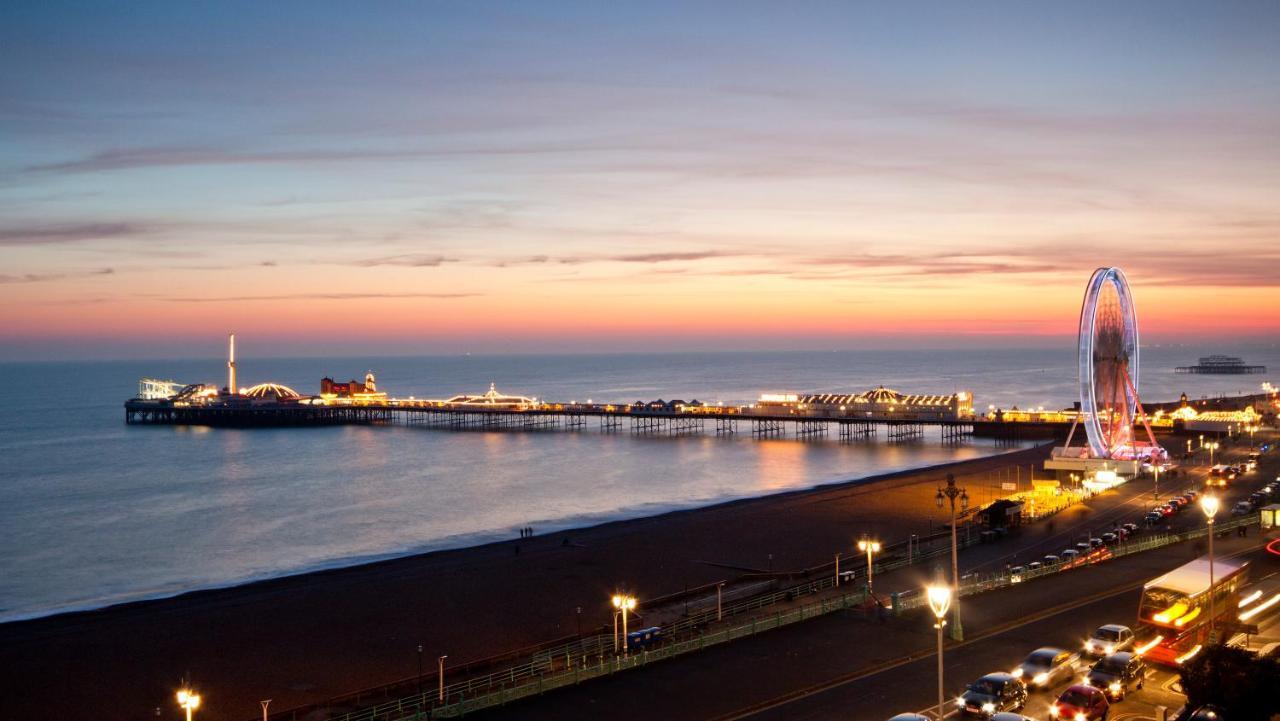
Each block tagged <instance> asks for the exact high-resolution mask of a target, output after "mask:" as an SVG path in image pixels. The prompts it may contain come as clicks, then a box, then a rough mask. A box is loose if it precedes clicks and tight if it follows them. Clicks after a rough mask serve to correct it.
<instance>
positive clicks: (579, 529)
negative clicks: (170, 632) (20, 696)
mask: <svg viewBox="0 0 1280 721" xmlns="http://www.w3.org/2000/svg"><path fill="white" fill-rule="evenodd" d="M1046 443H1048V444H1051V443H1052V442H1032V443H1029V444H1027V446H1021V447H1015V448H1009V450H1001V448H1000V447H997V446H992V447H991V450H992V451H995V452H993V453H984V455H982V456H978V457H974V458H965V460H959V461H947V462H943V464H925V465H919V466H908V467H902V469H899V470H893V471H886V473H878V474H870V475H861V476H854V478H844V479H838V480H828V482H823V483H817V484H813V485H806V487H803V488H792V489H787V490H778V492H773V493H767V494H764V496H744V497H737V498H724V499H718V501H717V499H712V501H708V502H705V503H699V505H695V506H685V507H671V508H668V510H662V511H658V512H653V514H641V515H618V516H617V517H603V519H600V520H596V521H593V520H591V519H590V517H580V519H566V520H564V524H568V525H557V524H556V523H554V521H532V523H534V524H540V523H545V524H548V525H545V526H535V528H534V530H535V531H538V533H536V538H547V537H552V535H562V534H570V533H584V531H590V530H595V529H604V528H607V526H612V525H617V524H628V523H637V521H658V520H660V519H663V517H667V516H675V515H680V514H690V512H698V511H707V510H713V508H728V507H731V506H733V505H739V503H751V502H768V501H771V499H782V498H786V497H791V496H801V494H806V493H817V492H822V490H829V489H838V488H849V487H856V485H860V484H868V483H878V482H884V480H893V479H896V478H902V476H906V475H911V474H916V473H924V471H938V470H946V469H947V467H952V466H964V465H968V464H972V462H975V461H984V460H992V458H1001V457H1005V456H1009V455H1012V453H1019V452H1023V451H1032V450H1036V448H1039V447H1043V446H1046ZM618 514H625V510H623V511H618ZM577 520H581V521H585V523H582V524H579V523H577ZM541 528H545V529H547V530H545V533H543V531H541ZM497 534H498V531H477V533H475V534H467V535H463V537H453V538H460V539H463V542H462V544H460V546H439V547H434V548H430V547H422V548H420V549H407V551H404V552H397V551H392V552H389V553H387V555H375V556H371V557H365V558H367V560H361V558H358V557H356V558H351V560H334V561H329V562H325V563H321V565H317V566H314V567H306V569H300V570H297V571H288V572H284V574H275V575H264V576H262V578H248V579H243V580H237V581H229V583H227V584H220V585H207V587H201V588H191V589H184V590H178V592H174V593H164V594H157V595H148V597H145V598H133V599H128V601H119V602H108V603H101V604H95V603H93V602H86V603H84V604H83V607H73V608H67V610H60V611H51V612H33V613H32V615H27V616H20V617H14V619H0V630H4V629H6V628H10V626H14V625H23V624H33V622H40V621H56V620H61V619H73V617H77V616H90V615H96V613H104V612H111V611H116V610H119V611H124V610H127V608H131V607H145V606H148V604H152V603H164V602H182V601H184V599H193V601H195V599H198V597H201V595H205V594H224V593H236V592H238V590H242V589H246V590H247V589H251V588H256V587H264V588H265V587H269V585H271V584H276V583H279V584H288V583H289V581H291V580H294V581H300V583H301V581H302V580H303V579H306V578H308V576H316V578H319V576H323V575H326V574H337V572H343V571H356V570H358V569H366V567H369V569H370V570H372V569H374V567H376V566H383V565H394V563H397V562H403V561H410V560H415V558H426V557H429V556H434V555H443V553H452V552H466V551H470V549H483V548H490V547H503V546H508V544H511V543H518V542H520V540H521V539H512V538H492V537H494V535H497ZM485 537H489V538H492V539H490V540H481V539H483V538H485ZM468 538H470V539H474V540H479V543H468V542H466V539H468ZM442 540H445V542H447V540H448V539H442ZM524 540H532V539H524Z"/></svg>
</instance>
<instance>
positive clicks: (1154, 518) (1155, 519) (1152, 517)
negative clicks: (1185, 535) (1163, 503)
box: [1142, 511, 1164, 525]
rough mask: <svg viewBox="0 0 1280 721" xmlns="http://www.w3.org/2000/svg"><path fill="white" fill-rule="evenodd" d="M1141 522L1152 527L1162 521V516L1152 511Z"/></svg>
mask: <svg viewBox="0 0 1280 721" xmlns="http://www.w3.org/2000/svg"><path fill="white" fill-rule="evenodd" d="M1142 520H1144V521H1146V522H1147V523H1149V524H1153V525H1154V524H1156V523H1159V522H1161V521H1163V520H1164V514H1163V513H1161V512H1159V511H1152V512H1150V513H1148V514H1147V515H1146V516H1144V517H1143V519H1142Z"/></svg>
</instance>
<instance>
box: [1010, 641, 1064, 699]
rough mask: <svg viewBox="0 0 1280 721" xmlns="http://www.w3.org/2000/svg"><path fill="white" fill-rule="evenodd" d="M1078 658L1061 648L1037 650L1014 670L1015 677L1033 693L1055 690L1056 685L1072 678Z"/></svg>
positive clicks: (1047, 647)
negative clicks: (1042, 690)
mask: <svg viewBox="0 0 1280 721" xmlns="http://www.w3.org/2000/svg"><path fill="white" fill-rule="evenodd" d="M1077 658H1079V657H1078V656H1077V655H1076V654H1074V653H1071V652H1069V651H1064V650H1062V649H1060V648H1054V647H1052V646H1046V647H1044V648H1037V649H1036V650H1034V651H1032V652H1031V653H1030V654H1028V655H1027V658H1026V659H1025V660H1024V661H1023V662H1022V665H1021V666H1018V667H1017V668H1015V669H1014V670H1013V675H1014V676H1016V677H1017V678H1020V679H1022V681H1023V683H1025V684H1027V686H1028V687H1029V690H1031V691H1038V690H1040V689H1049V688H1053V686H1054V685H1055V684H1057V683H1059V682H1061V681H1064V680H1066V679H1067V678H1070V677H1071V675H1072V672H1073V671H1074V670H1075V666H1074V663H1075V661H1076V659H1077Z"/></svg>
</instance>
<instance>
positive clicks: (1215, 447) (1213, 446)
mask: <svg viewBox="0 0 1280 721" xmlns="http://www.w3.org/2000/svg"><path fill="white" fill-rule="evenodd" d="M1207 445H1208V448H1209V465H1211V466H1212V465H1213V452H1214V451H1216V450H1218V442H1217V441H1214V442H1212V443H1209V444H1207Z"/></svg>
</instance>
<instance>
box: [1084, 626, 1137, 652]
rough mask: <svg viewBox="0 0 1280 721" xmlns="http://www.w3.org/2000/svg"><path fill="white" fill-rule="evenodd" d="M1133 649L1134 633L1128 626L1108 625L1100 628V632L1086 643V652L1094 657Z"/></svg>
mask: <svg viewBox="0 0 1280 721" xmlns="http://www.w3.org/2000/svg"><path fill="white" fill-rule="evenodd" d="M1132 648H1133V631H1132V630H1130V629H1129V627H1128V626H1121V625H1119V624H1116V623H1108V624H1107V625H1105V626H1099V627H1098V630H1096V631H1094V632H1093V635H1091V636H1089V640H1088V641H1085V642H1084V652H1085V653H1087V654H1089V655H1090V656H1094V657H1102V656H1110V655H1111V654H1113V653H1116V652H1118V651H1128V650H1130V649H1132Z"/></svg>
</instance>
